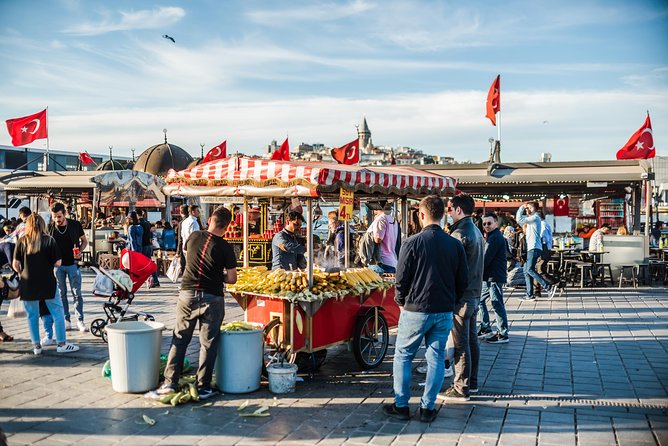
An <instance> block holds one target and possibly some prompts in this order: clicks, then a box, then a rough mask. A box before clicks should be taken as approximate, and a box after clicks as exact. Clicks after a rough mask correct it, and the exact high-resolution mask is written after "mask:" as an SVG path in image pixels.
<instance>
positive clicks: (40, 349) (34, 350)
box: [32, 347, 42, 355]
mask: <svg viewBox="0 0 668 446" xmlns="http://www.w3.org/2000/svg"><path fill="white" fill-rule="evenodd" d="M32 352H33V353H34V354H36V355H41V354H42V347H33V348H32Z"/></svg>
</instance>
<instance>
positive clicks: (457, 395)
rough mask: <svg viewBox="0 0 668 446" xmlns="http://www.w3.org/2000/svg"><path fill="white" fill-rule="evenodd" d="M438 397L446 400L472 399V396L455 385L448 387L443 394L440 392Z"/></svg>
mask: <svg viewBox="0 0 668 446" xmlns="http://www.w3.org/2000/svg"><path fill="white" fill-rule="evenodd" d="M438 397H439V398H441V399H443V400H445V401H469V400H470V399H471V397H470V396H468V395H464V394H463V393H461V392H460V391H459V390H457V389H455V388H454V387H448V390H446V391H445V393H443V394H440V393H439V394H438Z"/></svg>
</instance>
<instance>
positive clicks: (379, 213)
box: [367, 202, 401, 274]
mask: <svg viewBox="0 0 668 446" xmlns="http://www.w3.org/2000/svg"><path fill="white" fill-rule="evenodd" d="M392 209H393V207H392V203H391V202H387V203H384V205H383V208H382V209H381V210H375V211H374V214H375V217H374V219H373V222H371V225H370V226H369V228H368V229H367V232H370V233H371V234H372V237H373V241H374V242H375V243H377V244H378V245H379V248H380V262H378V263H377V264H376V265H369V268H372V269H373V270H374V271H376V272H377V273H379V274H383V273H389V274H394V273H395V272H396V270H397V253H398V252H399V250H398V249H397V245H398V244H399V243H401V238H400V237H401V235H400V234H401V231H400V228H399V222H398V221H397V220H396V219H395V218H394V216H393V215H392Z"/></svg>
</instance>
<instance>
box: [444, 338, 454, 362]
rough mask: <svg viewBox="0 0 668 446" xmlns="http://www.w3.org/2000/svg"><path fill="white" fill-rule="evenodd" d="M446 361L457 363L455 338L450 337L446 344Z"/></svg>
mask: <svg viewBox="0 0 668 446" xmlns="http://www.w3.org/2000/svg"><path fill="white" fill-rule="evenodd" d="M445 359H446V360H448V361H450V364H454V362H455V338H454V336H452V335H450V336H448V341H447V342H446V343H445Z"/></svg>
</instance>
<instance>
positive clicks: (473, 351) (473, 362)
mask: <svg viewBox="0 0 668 446" xmlns="http://www.w3.org/2000/svg"><path fill="white" fill-rule="evenodd" d="M477 314H478V305H477V304H476V303H464V304H463V305H462V306H461V307H460V308H459V309H456V310H455V312H454V318H453V325H452V342H453V343H454V344H455V380H454V383H453V386H454V387H455V389H457V390H458V391H459V392H461V393H463V394H464V395H468V394H469V389H477V388H478V362H479V360H480V347H479V346H478V335H477V333H476V315H477Z"/></svg>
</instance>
